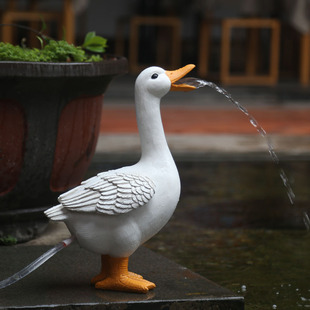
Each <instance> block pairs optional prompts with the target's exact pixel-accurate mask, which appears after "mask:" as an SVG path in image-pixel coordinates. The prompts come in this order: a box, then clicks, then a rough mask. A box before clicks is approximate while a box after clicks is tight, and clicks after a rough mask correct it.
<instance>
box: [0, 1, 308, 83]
mask: <svg viewBox="0 0 310 310" xmlns="http://www.w3.org/2000/svg"><path fill="white" fill-rule="evenodd" d="M0 5H1V6H0V7H1V19H2V20H1V23H2V24H11V23H18V24H23V25H28V26H30V27H32V28H36V29H38V30H40V29H42V21H44V23H45V24H46V25H47V26H48V27H47V30H46V31H47V32H48V33H49V34H50V35H51V36H53V37H57V38H62V37H65V38H66V39H67V40H68V41H69V42H72V43H81V42H82V41H83V38H84V36H85V34H86V33H87V32H89V31H96V33H97V34H98V35H101V36H103V37H106V38H107V39H108V44H109V48H108V53H111V54H116V55H123V56H126V57H127V58H128V59H129V65H130V71H131V72H132V73H137V72H139V71H140V70H141V69H142V68H143V67H146V66H148V65H149V64H157V65H160V66H164V67H166V68H175V67H177V66H179V65H182V64H186V63H195V64H197V68H198V74H199V75H200V76H201V77H204V78H206V77H208V78H212V79H215V80H216V79H218V80H220V82H222V83H223V84H232V85H236V84H237V85H275V84H277V83H278V82H279V80H298V81H299V82H300V83H301V84H302V85H308V83H309V68H310V61H309V57H310V56H309V55H310V34H309V33H310V26H309V21H310V1H309V0H295V1H289V0H273V1H267V0H262V1H258V0H234V1H229V0H218V1H215V0H193V1H184V0H126V1H125V0H113V1H104V0H1V1H0ZM1 28H2V29H1V35H2V40H3V41H11V42H13V43H15V44H18V43H19V42H20V40H21V38H22V37H24V36H27V33H25V31H23V32H19V33H18V32H17V31H16V30H14V29H13V28H12V27H10V26H2V27H1ZM27 42H28V43H29V44H30V43H31V42H32V43H33V42H35V39H28V41H27ZM33 44H34V43H33Z"/></svg>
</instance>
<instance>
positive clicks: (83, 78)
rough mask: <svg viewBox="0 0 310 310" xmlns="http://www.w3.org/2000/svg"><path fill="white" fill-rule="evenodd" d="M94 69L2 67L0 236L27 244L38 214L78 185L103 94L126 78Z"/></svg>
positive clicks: (113, 69)
mask: <svg viewBox="0 0 310 310" xmlns="http://www.w3.org/2000/svg"><path fill="white" fill-rule="evenodd" d="M127 67H128V64H127V60H126V59H125V58H112V57H110V58H108V59H106V60H104V61H102V62H99V63H27V62H22V63H20V62H0V237H1V236H6V235H11V236H13V237H15V238H16V239H17V240H18V241H20V242H21V241H26V240H29V239H32V238H33V237H35V236H36V234H37V233H39V232H40V231H41V230H42V229H43V227H44V225H46V223H47V220H46V218H45V216H44V214H43V211H44V210H45V209H46V208H48V207H50V206H51V205H55V204H57V197H58V196H59V194H61V193H62V192H63V191H65V190H68V189H70V188H72V187H74V186H76V185H78V184H79V183H80V182H81V180H82V178H83V176H84V173H85V172H86V170H87V168H88V166H89V164H90V161H91V159H92V156H93V154H94V151H95V147H96V142H97V138H98V134H99V129H100V117H101V107H102V101H103V94H104V92H105V90H106V88H107V87H108V85H109V83H110V81H111V80H112V79H113V78H114V77H115V76H117V75H120V74H124V73H126V72H127Z"/></svg>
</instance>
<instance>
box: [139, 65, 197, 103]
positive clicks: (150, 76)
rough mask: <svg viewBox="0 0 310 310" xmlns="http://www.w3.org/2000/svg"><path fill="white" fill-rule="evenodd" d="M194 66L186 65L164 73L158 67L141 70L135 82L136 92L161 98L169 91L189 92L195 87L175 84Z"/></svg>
mask: <svg viewBox="0 0 310 310" xmlns="http://www.w3.org/2000/svg"><path fill="white" fill-rule="evenodd" d="M194 67H195V65H187V66H185V67H182V68H180V69H177V70H174V71H166V70H164V69H163V68H160V67H149V68H147V69H145V70H143V71H142V72H141V73H140V74H139V76H138V77H137V80H136V90H138V91H139V90H140V91H146V92H148V93H149V94H151V95H153V96H155V97H158V98H161V97H163V96H164V95H166V94H167V93H168V92H169V90H172V91H190V90H194V89H196V87H194V86H192V85H187V84H175V83H176V82H177V81H179V80H180V79H181V78H182V77H184V76H185V75H186V74H187V73H188V72H190V71H191V70H192V69H193V68H194Z"/></svg>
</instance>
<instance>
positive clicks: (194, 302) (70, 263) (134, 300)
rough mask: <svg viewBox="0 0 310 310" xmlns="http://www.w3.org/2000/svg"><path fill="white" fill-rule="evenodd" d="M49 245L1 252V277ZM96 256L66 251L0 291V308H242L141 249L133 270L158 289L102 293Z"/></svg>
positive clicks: (219, 289)
mask: <svg viewBox="0 0 310 310" xmlns="http://www.w3.org/2000/svg"><path fill="white" fill-rule="evenodd" d="M49 248H50V247H49V246H14V247H0V257H1V269H0V278H1V279H4V278H6V277H8V276H10V275H12V274H13V273H15V272H17V271H18V270H20V269H21V268H23V267H24V266H25V265H26V264H29V263H30V262H31V261H33V260H34V259H35V258H37V257H38V256H40V255H41V254H43V253H44V252H45V251H46V250H48V249H49ZM99 262H100V258H99V257H98V255H95V254H92V253H89V252H87V251H85V250H83V249H80V248H79V246H78V245H77V244H74V245H72V246H70V247H69V248H67V249H64V250H63V251H61V252H60V253H58V254H57V255H56V256H54V257H53V258H52V259H51V260H49V261H48V262H46V263H45V264H44V265H43V266H41V267H40V268H39V269H38V270H36V271H35V272H34V273H32V274H30V275H29V276H28V277H26V278H24V279H23V280H21V281H19V282H17V283H15V284H14V285H12V286H9V287H7V288H5V289H2V290H0V309H19V308H23V309H24V310H25V309H34V308H39V309H51V308H53V309H150V310H152V309H231V310H237V309H238V310H239V309H244V301H243V297H241V296H236V295H234V294H233V293H231V292H230V291H229V290H227V289H225V288H222V287H220V286H218V285H216V284H215V283H213V282H211V281H209V280H207V279H205V278H203V277H201V276H200V275H198V274H196V273H193V272H191V271H190V270H188V269H187V268H184V267H182V266H180V265H177V264H175V263H173V262H171V261H169V260H168V259H166V258H164V257H162V256H159V255H157V254H155V253H154V252H152V251H150V250H148V249H146V248H144V247H142V248H140V249H139V250H138V251H137V252H136V253H135V254H134V255H133V256H132V258H131V260H130V270H132V271H134V272H137V273H139V274H142V275H143V276H144V277H145V278H146V279H148V280H150V281H153V282H155V283H156V284H157V288H156V289H154V290H152V291H150V292H149V293H148V294H146V295H144V294H133V293H121V292H108V291H100V290H97V289H95V288H93V287H92V286H91V285H90V284H89V281H90V279H91V277H92V276H94V275H95V274H97V272H98V270H99V268H100V266H99Z"/></svg>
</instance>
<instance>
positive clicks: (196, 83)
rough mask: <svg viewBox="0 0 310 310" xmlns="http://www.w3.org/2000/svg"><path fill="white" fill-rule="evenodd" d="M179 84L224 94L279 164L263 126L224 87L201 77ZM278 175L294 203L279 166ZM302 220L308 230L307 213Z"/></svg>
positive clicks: (277, 163) (309, 226)
mask: <svg viewBox="0 0 310 310" xmlns="http://www.w3.org/2000/svg"><path fill="white" fill-rule="evenodd" d="M178 83H180V84H182V83H185V84H188V85H192V86H195V87H196V88H201V87H205V86H209V87H211V88H212V89H214V90H216V91H217V92H218V93H220V94H222V95H224V96H225V97H226V98H227V99H228V100H229V101H230V102H232V103H233V104H234V105H235V106H236V107H237V108H238V109H239V110H240V111H241V112H242V113H243V114H244V115H246V117H247V118H248V120H249V122H250V123H251V125H252V126H253V127H254V128H255V129H256V130H257V132H258V133H259V134H260V135H261V137H263V138H264V139H265V141H266V143H267V146H268V151H269V154H270V156H271V158H272V160H273V161H274V163H275V164H276V165H280V161H279V158H278V155H277V154H276V152H275V150H274V147H273V145H272V143H271V141H270V138H269V136H268V135H267V133H266V131H265V130H264V128H263V127H262V126H261V125H260V124H259V123H258V122H257V121H256V119H255V118H254V117H253V115H251V114H250V113H249V112H248V110H247V109H246V108H245V107H243V106H242V105H241V104H240V103H239V102H238V101H236V100H235V99H234V98H233V97H232V96H231V94H229V93H228V92H227V91H226V90H225V89H223V88H221V87H219V86H218V85H216V84H214V83H212V82H208V81H205V80H201V79H197V78H192V77H189V78H183V79H181V80H179V82H178ZM279 175H280V177H281V179H282V182H283V185H284V186H285V188H286V193H287V196H288V198H289V200H290V203H291V205H294V204H295V194H294V191H293V189H292V187H291V184H290V182H289V179H288V177H287V175H286V173H285V171H284V170H283V169H282V168H281V167H280V172H279ZM303 220H304V223H305V226H306V228H307V229H308V230H310V218H309V216H308V214H307V213H306V212H304V214H303Z"/></svg>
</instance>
